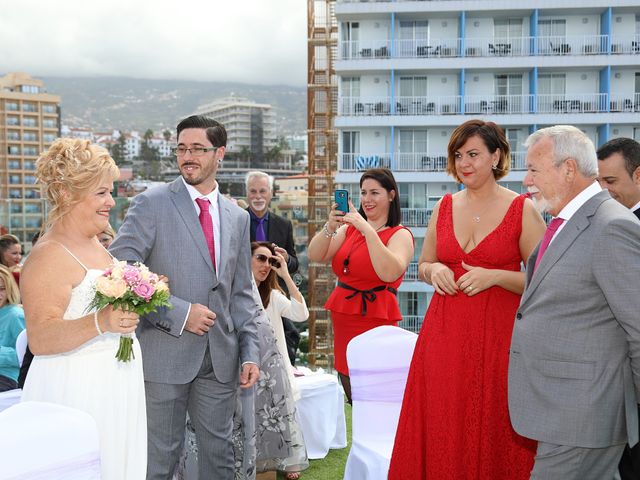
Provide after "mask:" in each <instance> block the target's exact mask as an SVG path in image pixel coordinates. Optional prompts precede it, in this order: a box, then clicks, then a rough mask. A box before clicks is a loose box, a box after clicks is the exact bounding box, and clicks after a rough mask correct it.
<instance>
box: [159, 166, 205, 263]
mask: <svg viewBox="0 0 640 480" xmlns="http://www.w3.org/2000/svg"><path fill="white" fill-rule="evenodd" d="M169 190H170V191H171V193H172V195H171V201H172V202H173V204H174V205H175V207H176V210H177V212H178V215H179V216H180V218H182V221H183V222H184V223H185V225H186V227H187V231H188V232H189V235H191V238H193V242H194V243H195V244H196V247H197V248H198V251H199V252H200V255H202V258H203V259H204V261H205V262H206V263H207V265H208V266H209V268H210V269H211V271H212V272H213V271H214V270H213V263H211V256H210V255H209V249H208V248H207V241H206V240H205V238H204V233H202V227H201V226H200V220H199V219H198V215H197V214H196V209H195V207H194V206H193V202H192V201H191V197H190V196H189V192H187V189H186V187H185V186H184V183H182V179H181V178H178V179H176V180H174V181H173V182H172V183H171V185H170V187H169Z"/></svg>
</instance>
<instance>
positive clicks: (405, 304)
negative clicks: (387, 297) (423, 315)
mask: <svg viewBox="0 0 640 480" xmlns="http://www.w3.org/2000/svg"><path fill="white" fill-rule="evenodd" d="M418 295H421V292H398V303H399V304H400V311H401V312H402V316H403V317H404V316H411V317H413V316H417V315H418V314H419V313H418V306H419V304H420V303H419V299H418Z"/></svg>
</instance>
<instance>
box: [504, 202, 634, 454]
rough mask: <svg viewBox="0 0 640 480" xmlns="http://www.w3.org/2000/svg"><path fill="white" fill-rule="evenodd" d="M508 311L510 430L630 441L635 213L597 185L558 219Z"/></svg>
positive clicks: (590, 443)
mask: <svg viewBox="0 0 640 480" xmlns="http://www.w3.org/2000/svg"><path fill="white" fill-rule="evenodd" d="M537 253H538V250H537V249H536V250H534V252H533V253H532V255H531V257H530V258H529V261H528V264H527V286H526V289H525V292H524V294H523V296H522V299H521V302H520V307H519V309H518V312H517V314H516V320H515V325H514V330H513V338H512V344H511V351H510V363H509V412H510V415H511V423H512V424H513V428H514V429H515V430H516V432H518V433H519V434H521V435H523V436H525V437H528V438H532V439H535V440H540V441H544V442H548V443H554V444H559V445H568V446H578V447H586V448H603V447H607V446H611V445H615V444H621V443H626V442H627V441H629V443H631V444H632V445H633V444H634V443H636V442H637V441H638V410H637V404H636V402H637V400H640V295H638V292H637V279H638V274H639V272H640V222H638V220H637V219H636V217H635V216H634V215H633V214H632V213H631V212H630V211H629V210H628V209H626V208H624V207H623V206H622V205H620V204H619V203H618V202H616V201H615V200H613V199H611V197H610V196H609V194H608V192H606V191H603V192H600V193H598V194H597V195H595V196H594V197H592V198H591V199H589V200H588V201H587V202H586V203H585V204H584V205H583V206H582V207H581V208H580V209H579V210H578V211H577V212H576V213H575V214H574V215H573V216H572V217H571V219H570V220H569V221H568V222H567V223H566V225H565V226H564V228H563V229H562V230H561V231H560V232H559V233H558V235H557V236H556V238H555V239H554V240H553V242H552V243H551V245H550V246H549V249H548V250H547V251H546V253H545V254H544V256H543V257H542V260H541V262H540V265H539V266H538V269H537V271H536V272H535V273H533V275H532V271H533V266H534V264H535V260H536V257H537Z"/></svg>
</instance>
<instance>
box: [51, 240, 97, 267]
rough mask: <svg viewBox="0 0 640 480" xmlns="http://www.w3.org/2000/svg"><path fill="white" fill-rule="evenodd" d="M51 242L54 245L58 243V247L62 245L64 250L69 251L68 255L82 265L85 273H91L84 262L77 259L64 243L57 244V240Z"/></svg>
mask: <svg viewBox="0 0 640 480" xmlns="http://www.w3.org/2000/svg"><path fill="white" fill-rule="evenodd" d="M49 241H50V242H53V243H57V244H58V245H60V246H61V247H62V248H64V249H65V250H66V251H67V253H68V254H69V255H71V256H72V257H73V258H74V259H75V260H76V262H78V263H79V264H80V266H81V267H82V268H84V269H85V271H87V272H88V271H89V269H88V268H87V267H85V265H84V263H82V262H81V261H80V259H79V258H78V257H76V256H75V255H74V254H73V253H72V252H71V250H69V249H68V248H67V247H65V246H64V245H63V244H62V243H60V242H57V241H55V240H49Z"/></svg>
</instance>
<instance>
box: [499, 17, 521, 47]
mask: <svg viewBox="0 0 640 480" xmlns="http://www.w3.org/2000/svg"><path fill="white" fill-rule="evenodd" d="M520 37H522V19H521V18H496V19H495V20H494V21H493V38H494V39H498V40H505V41H509V40H511V39H518V38H520Z"/></svg>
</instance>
